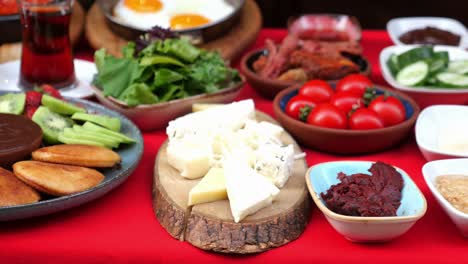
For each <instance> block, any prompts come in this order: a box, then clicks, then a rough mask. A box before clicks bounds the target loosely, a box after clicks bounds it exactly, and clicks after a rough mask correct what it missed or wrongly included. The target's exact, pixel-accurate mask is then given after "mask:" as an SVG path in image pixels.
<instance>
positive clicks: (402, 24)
mask: <svg viewBox="0 0 468 264" xmlns="http://www.w3.org/2000/svg"><path fill="white" fill-rule="evenodd" d="M427 26H431V27H436V28H439V29H442V30H446V31H450V32H452V33H454V34H457V35H460V37H461V39H460V45H459V47H463V48H466V47H468V31H467V30H466V28H465V26H464V25H463V24H462V23H460V22H459V21H457V20H455V19H452V18H447V17H399V18H394V19H391V20H390V21H388V23H387V31H388V34H389V35H390V38H391V39H392V41H393V43H395V44H396V45H406V44H405V43H403V42H401V41H400V40H399V38H400V36H401V35H403V34H404V33H406V32H408V31H411V30H414V29H422V28H425V27H427Z"/></svg>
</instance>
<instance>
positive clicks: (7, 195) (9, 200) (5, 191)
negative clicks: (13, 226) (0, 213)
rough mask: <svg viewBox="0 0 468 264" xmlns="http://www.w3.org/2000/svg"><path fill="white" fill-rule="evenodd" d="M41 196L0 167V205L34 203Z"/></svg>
mask: <svg viewBox="0 0 468 264" xmlns="http://www.w3.org/2000/svg"><path fill="white" fill-rule="evenodd" d="M40 199H41V196H40V195H39V194H38V193H37V192H36V191H35V190H34V189H33V188H31V187H29V186H28V185H26V184H25V183H24V182H22V181H20V180H19V179H18V178H16V177H15V175H14V174H13V173H12V172H10V171H7V170H5V169H3V168H1V167H0V206H14V205H21V204H29V203H35V202H37V201H39V200H40Z"/></svg>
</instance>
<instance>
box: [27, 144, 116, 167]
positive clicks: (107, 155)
mask: <svg viewBox="0 0 468 264" xmlns="http://www.w3.org/2000/svg"><path fill="white" fill-rule="evenodd" d="M32 158H33V160H37V161H45V162H52V163H60V164H67V165H76V166H84V167H95V168H108V167H113V166H115V165H116V164H117V163H119V162H120V160H121V159H120V156H119V154H117V153H116V152H114V151H112V150H110V149H107V148H104V147H98V146H89V145H73V144H65V145H55V146H50V147H44V148H40V149H38V150H36V151H34V152H33V153H32Z"/></svg>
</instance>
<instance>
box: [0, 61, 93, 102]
mask: <svg viewBox="0 0 468 264" xmlns="http://www.w3.org/2000/svg"><path fill="white" fill-rule="evenodd" d="M74 63H75V74H76V78H77V80H78V83H77V85H75V86H74V87H72V88H68V89H62V90H60V93H61V94H62V95H63V96H66V97H71V98H88V97H91V96H93V95H94V91H93V90H92V89H91V86H90V85H91V82H92V81H93V77H94V75H95V74H96V73H97V70H96V66H95V65H94V63H92V62H89V61H85V60H79V59H75V60H74ZM19 72H20V61H19V60H16V61H10V62H7V63H3V64H0V91H19V90H20V88H19V87H18V79H19V74H20V73H19Z"/></svg>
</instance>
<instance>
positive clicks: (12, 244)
mask: <svg viewBox="0 0 468 264" xmlns="http://www.w3.org/2000/svg"><path fill="white" fill-rule="evenodd" d="M285 33H286V32H285V31H284V30H271V29H265V30H262V31H261V33H260V35H259V38H258V39H257V41H256V43H255V44H254V45H253V46H252V48H255V47H260V46H262V45H263V42H264V40H265V38H272V39H274V40H280V39H281V38H282V37H284V35H285ZM362 44H363V46H364V54H365V56H366V57H367V58H368V59H369V60H370V62H371V64H372V79H373V80H374V81H376V82H379V83H382V82H383V81H382V77H381V75H380V69H379V66H378V65H379V64H378V55H379V52H380V50H381V49H382V48H384V47H385V46H389V45H391V42H390V39H389V37H388V35H387V34H386V33H385V32H383V31H365V32H364V34H363V40H362ZM91 54H92V53H91V51H89V50H88V51H84V52H83V51H79V52H78V54H77V57H79V58H91V57H92V56H91ZM244 98H253V99H254V100H255V103H256V106H257V108H258V109H259V110H262V111H264V112H267V113H269V114H272V104H271V102H270V101H268V100H265V99H263V98H261V97H259V95H258V94H257V93H256V92H255V91H253V90H252V88H251V87H249V86H248V85H247V86H246V87H245V88H244V89H243V91H242V93H241V96H240V97H239V99H244ZM165 139H166V136H165V134H164V132H163V131H155V132H152V133H145V134H144V141H145V148H144V154H143V158H142V160H141V163H140V165H139V166H138V168H137V169H136V171H135V172H134V173H133V175H131V176H130V177H129V179H128V180H127V181H126V182H125V183H124V184H123V185H121V186H120V187H119V188H117V189H116V190H114V191H112V192H111V193H109V194H107V195H106V196H104V197H102V198H101V199H98V200H96V201H93V202H90V203H89V204H86V205H84V206H81V207H78V208H75V209H71V210H68V211H64V212H60V213H56V214H53V215H49V216H45V217H40V218H35V219H26V220H22V221H15V222H9V223H0V263H2V264H3V263H5V264H7V263H113V264H117V263H150V262H151V263H158V262H171V263H172V262H177V263H182V262H196V263H198V262H206V261H208V262H209V263H213V262H221V261H222V262H231V263H234V262H236V263H237V262H253V261H256V262H263V263H270V262H273V263H276V262H289V263H297V262H308V263H314V262H313V261H318V263H328V262H344V263H351V262H354V263H362V262H364V263H366V262H375V263H383V262H394V261H399V262H403V263H407V262H410V261H412V262H413V263H420V262H435V261H438V262H441V261H450V262H457V263H460V262H466V261H467V260H466V257H467V256H468V255H467V253H466V252H467V251H466V250H467V249H468V247H467V240H466V239H463V238H462V236H461V235H460V234H459V233H458V231H457V230H456V228H455V226H454V225H453V224H452V222H451V221H450V219H449V218H448V217H447V215H445V213H444V212H443V211H442V209H441V208H440V207H439V205H438V204H437V203H436V201H435V200H434V198H433V197H432V195H431V193H430V191H429V189H428V187H427V186H426V184H425V183H424V180H423V177H422V175H421V167H422V165H423V164H424V162H425V160H424V158H423V157H422V155H421V154H420V152H419V150H418V148H417V145H416V143H415V140H414V137H411V138H410V139H408V140H407V142H406V143H404V144H403V145H401V146H399V147H396V148H394V149H391V150H388V151H385V152H381V153H377V154H372V155H364V156H354V157H345V156H335V155H329V154H323V153H320V152H317V151H312V150H308V149H306V150H305V151H306V152H307V161H308V163H309V165H314V164H317V163H321V162H326V161H333V160H346V159H355V160H381V161H384V162H388V163H390V164H394V165H396V166H398V167H400V168H402V169H404V170H406V171H407V172H408V173H409V174H410V175H411V177H412V178H413V179H414V181H415V182H416V184H417V185H418V186H419V187H420V188H421V190H422V192H423V193H424V195H425V196H426V198H427V202H428V210H427V213H426V215H425V216H424V217H423V218H422V219H421V220H420V221H419V222H417V223H416V224H415V225H414V227H413V228H412V229H411V230H410V231H409V232H408V233H406V234H405V235H403V236H402V237H400V238H399V239H397V240H395V241H393V242H390V243H384V244H354V243H351V242H349V241H347V240H346V239H344V238H343V237H342V236H341V235H339V234H338V233H337V232H335V230H334V229H333V228H332V227H331V226H330V225H329V224H328V222H327V221H326V220H325V218H324V217H323V215H322V213H321V212H320V211H319V210H318V209H317V208H315V206H314V207H313V209H312V210H313V212H312V216H311V220H310V223H309V225H308V226H307V228H306V230H305V231H304V233H303V234H302V235H301V236H300V237H299V238H298V239H297V240H296V241H293V242H291V243H289V244H287V245H285V246H282V247H280V248H277V249H273V250H270V251H268V252H265V253H261V254H256V255H250V256H232V255H223V254H216V253H210V252H205V251H202V250H200V249H197V248H195V247H193V246H191V245H189V244H188V243H185V242H180V241H178V240H175V239H173V238H172V237H171V236H169V234H168V233H167V232H166V231H165V230H164V229H163V228H162V227H161V225H160V224H159V222H158V221H157V219H156V217H155V215H154V213H153V209H152V203H151V186H152V178H153V166H154V160H155V156H156V153H157V151H158V148H159V146H160V145H161V144H162V142H163V141H164V140H165ZM315 263H317V262H315Z"/></svg>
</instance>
